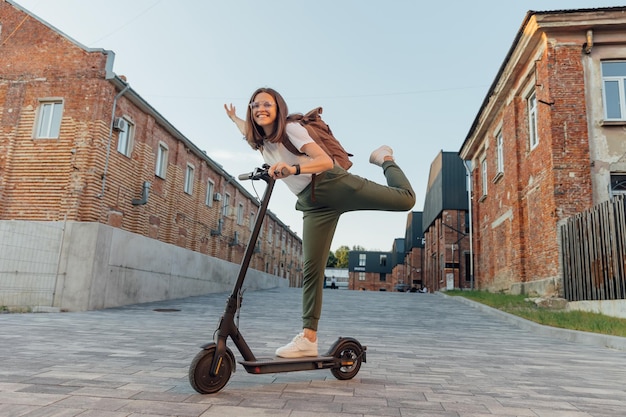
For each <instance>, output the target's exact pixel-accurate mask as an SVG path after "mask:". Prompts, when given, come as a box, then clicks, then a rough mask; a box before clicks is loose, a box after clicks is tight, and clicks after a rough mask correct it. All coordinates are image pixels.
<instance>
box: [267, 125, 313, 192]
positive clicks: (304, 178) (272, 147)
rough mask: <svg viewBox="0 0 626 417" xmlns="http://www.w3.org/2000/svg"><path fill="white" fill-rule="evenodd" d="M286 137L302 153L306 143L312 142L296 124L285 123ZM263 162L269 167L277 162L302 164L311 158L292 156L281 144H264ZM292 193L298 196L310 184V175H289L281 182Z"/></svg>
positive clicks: (304, 130)
mask: <svg viewBox="0 0 626 417" xmlns="http://www.w3.org/2000/svg"><path fill="white" fill-rule="evenodd" d="M286 131H287V136H288V137H289V139H290V140H291V143H293V144H294V146H295V147H296V149H297V150H299V151H302V147H303V146H304V145H306V144H307V143H311V142H314V140H313V138H312V137H311V136H309V133H308V132H307V131H306V129H305V128H304V126H302V125H301V124H300V123H298V122H291V123H287V126H286ZM262 154H263V160H264V161H265V163H267V164H269V165H274V164H275V163H277V162H281V161H283V162H285V163H287V164H289V165H294V164H302V163H305V162H306V161H309V160H310V159H311V158H310V157H308V156H307V155H294V154H293V153H292V152H291V151H290V150H289V149H287V148H286V147H285V145H283V144H282V143H280V142H279V143H271V142H265V143H264V144H263V153H262ZM283 181H284V182H285V184H286V185H287V187H289V189H290V190H291V192H292V193H294V194H296V195H298V194H300V192H301V191H302V190H304V189H305V188H306V186H307V185H309V183H310V182H311V174H300V175H290V176H288V177H287V178H285V179H284V180H283Z"/></svg>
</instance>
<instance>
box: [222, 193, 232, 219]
mask: <svg viewBox="0 0 626 417" xmlns="http://www.w3.org/2000/svg"><path fill="white" fill-rule="evenodd" d="M229 206H230V194H228V193H225V194H224V204H223V205H222V216H224V217H228V208H229Z"/></svg>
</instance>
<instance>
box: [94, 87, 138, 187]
mask: <svg viewBox="0 0 626 417" xmlns="http://www.w3.org/2000/svg"><path fill="white" fill-rule="evenodd" d="M129 88H130V84H126V87H124V88H123V89H122V91H120V92H119V93H117V95H116V96H115V98H114V99H113V110H112V111H111V124H110V125H109V142H108V144H107V156H106V160H105V162H104V172H103V173H102V190H101V191H100V194H99V195H97V196H96V197H97V198H102V197H104V188H105V187H106V182H107V172H108V170H109V156H110V155H111V142H112V140H113V123H114V122H115V110H116V109H117V100H118V99H119V98H120V97H121V96H123V95H124V93H125V92H126V91H127V90H128V89H129Z"/></svg>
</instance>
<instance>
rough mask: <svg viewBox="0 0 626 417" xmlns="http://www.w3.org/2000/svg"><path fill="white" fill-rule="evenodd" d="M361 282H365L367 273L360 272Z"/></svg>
mask: <svg viewBox="0 0 626 417" xmlns="http://www.w3.org/2000/svg"><path fill="white" fill-rule="evenodd" d="M359 281H365V272H359Z"/></svg>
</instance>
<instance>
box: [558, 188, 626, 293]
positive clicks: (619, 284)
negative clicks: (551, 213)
mask: <svg viewBox="0 0 626 417" xmlns="http://www.w3.org/2000/svg"><path fill="white" fill-rule="evenodd" d="M561 248H562V259H561V264H562V266H563V291H564V295H565V298H566V299H567V300H569V301H581V300H618V299H626V275H625V271H626V210H625V200H624V196H619V197H616V198H614V199H613V200H611V201H606V202H604V203H601V204H599V205H597V206H595V207H593V208H592V209H590V210H588V211H585V212H583V213H580V214H577V215H576V216H574V217H572V218H570V219H568V220H567V223H566V224H563V225H562V226H561Z"/></svg>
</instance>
